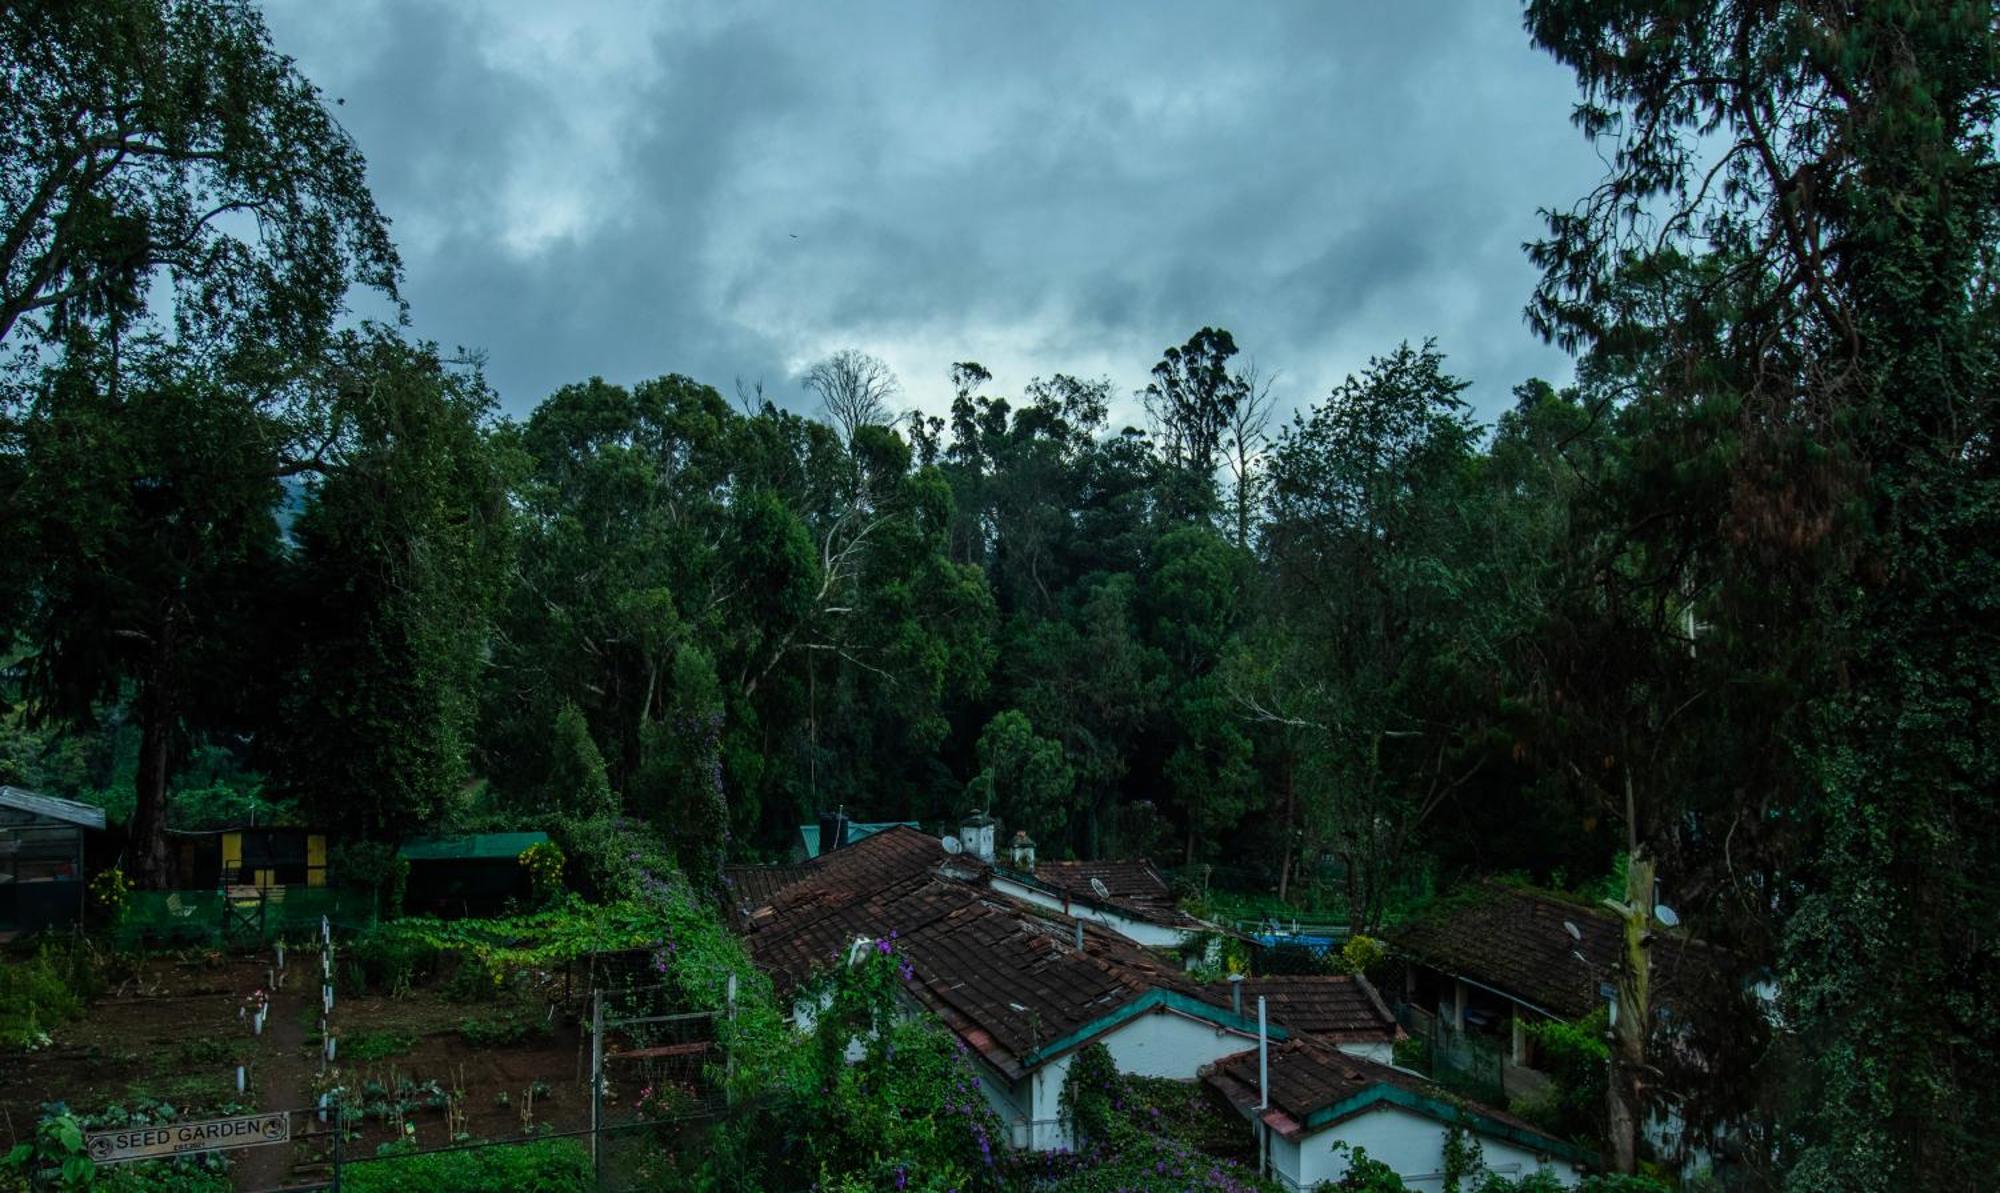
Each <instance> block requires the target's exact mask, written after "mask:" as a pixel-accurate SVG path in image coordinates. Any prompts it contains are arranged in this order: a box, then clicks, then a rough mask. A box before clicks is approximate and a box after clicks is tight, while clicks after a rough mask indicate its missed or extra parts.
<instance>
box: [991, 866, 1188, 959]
mask: <svg viewBox="0 0 2000 1193" xmlns="http://www.w3.org/2000/svg"><path fill="white" fill-rule="evenodd" d="M987 885H988V886H989V887H990V888H991V889H993V890H994V891H996V892H998V893H1000V894H1002V895H1006V896H1007V897H1008V898H1010V899H1019V900H1020V901H1021V902H1023V903H1032V904H1034V905H1035V906H1037V907H1046V908H1048V909H1050V910H1051V911H1060V912H1064V913H1065V914H1067V915H1070V916H1073V917H1075V918H1077V919H1079V920H1089V921H1090V922H1091V923H1093V924H1103V925H1104V926H1105V927H1107V928H1109V929H1111V930H1112V931H1113V932H1116V933H1117V934H1118V935H1120V936H1123V937H1124V938H1125V939H1127V940H1129V941H1132V942H1133V943H1135V944H1139V945H1143V946H1145V947H1146V948H1149V949H1172V948H1178V947H1180V945H1181V944H1182V943H1184V942H1185V941H1187V940H1188V939H1189V938H1190V937H1192V936H1194V935H1195V934H1194V933H1192V932H1187V931H1184V930H1182V929H1179V928H1169V927H1167V926H1166V925H1165V924H1155V923H1152V922H1150V921H1147V920H1141V919H1134V918H1132V917H1130V916H1122V915H1119V914H1117V913H1116V912H1112V911H1106V910H1104V909H1102V908H1097V907H1090V906H1086V905H1085V904H1082V903H1070V904H1069V905H1068V906H1064V904H1063V900H1062V899H1061V898H1060V897H1058V896H1055V895H1051V894H1049V893H1048V892H1047V891H1043V890H1038V889H1036V888H1035V887H1031V886H1028V885H1026V884H1024V883H1019V882H1015V881H1014V880H1013V879H1011V878H1004V877H1002V876H1000V875H998V874H995V875H992V876H991V877H990V878H989V879H988V880H987Z"/></svg>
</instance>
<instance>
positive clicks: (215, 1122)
mask: <svg viewBox="0 0 2000 1193" xmlns="http://www.w3.org/2000/svg"><path fill="white" fill-rule="evenodd" d="M291 1137H292V1116H291V1114H290V1113H289V1112H287V1111H283V1110H280V1111H275V1112H273V1113H270V1114H242V1115H237V1116H236V1117H235V1118H218V1119H211V1120H209V1121H208V1122H203V1123H169V1124H167V1125H166V1126H158V1127H129V1128H126V1129H124V1130H121V1131H99V1132H96V1133H95V1134H93V1135H91V1136H89V1137H88V1138H87V1139H86V1140H85V1143H84V1146H85V1147H86V1148H87V1149H88V1150H89V1152H90V1158H91V1159H92V1160H95V1161H97V1162H98V1163H99V1164H117V1163H120V1162H121V1161H125V1160H153V1159H158V1158H159V1157H161V1156H184V1155H188V1154H189V1153H192V1152H215V1151H222V1150H224V1149H227V1148H236V1147H256V1146H259V1145H262V1144H266V1143H284V1142H286V1141H287V1140H289V1139H291Z"/></svg>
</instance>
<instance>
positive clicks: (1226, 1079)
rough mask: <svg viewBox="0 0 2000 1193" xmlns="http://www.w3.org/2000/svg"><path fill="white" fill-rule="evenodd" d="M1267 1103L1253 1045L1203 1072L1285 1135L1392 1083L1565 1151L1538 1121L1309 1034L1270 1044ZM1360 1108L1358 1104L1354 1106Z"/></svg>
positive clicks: (1420, 1099) (1442, 1107)
mask: <svg viewBox="0 0 2000 1193" xmlns="http://www.w3.org/2000/svg"><path fill="white" fill-rule="evenodd" d="M1269 1073H1270V1105H1269V1107H1268V1109H1266V1110H1265V1111H1264V1112H1263V1114H1262V1115H1261V1116H1259V1115H1258V1114H1257V1110H1256V1107H1257V1101H1258V1093H1257V1050H1256V1049H1255V1048H1252V1049H1249V1050H1247V1051H1244V1052H1239V1053H1236V1054H1235V1055H1233V1056H1226V1057H1224V1058H1223V1059H1221V1060H1219V1061H1217V1062H1216V1063H1215V1064H1214V1065H1213V1066H1211V1067H1210V1068H1209V1069H1208V1071H1206V1072H1205V1073H1203V1074H1202V1080H1204V1081H1206V1082H1207V1083H1208V1085H1209V1086H1210V1087H1211V1088H1212V1089H1215V1090H1216V1091H1218V1092H1219V1093H1221V1094H1222V1096H1223V1097H1224V1098H1227V1099H1228V1100H1229V1103H1230V1104H1231V1105H1233V1106H1235V1107H1236V1108H1237V1110H1238V1111H1240V1112H1241V1113H1243V1114H1245V1115H1248V1116H1251V1117H1261V1118H1262V1119H1263V1120H1264V1122H1266V1123H1267V1124H1269V1125H1270V1126H1271V1128H1272V1129H1273V1130H1275V1131H1277V1132H1278V1133H1279V1134H1281V1135H1283V1136H1284V1137H1285V1138H1287V1139H1297V1138H1299V1137H1300V1136H1302V1135H1304V1134H1306V1123H1307V1120H1308V1119H1310V1118H1311V1117H1312V1116H1313V1115H1315V1114H1318V1113H1321V1112H1323V1111H1327V1110H1331V1109H1333V1108H1335V1107H1338V1106H1339V1105H1340V1104H1341V1103H1343V1102H1346V1101H1348V1100H1349V1099H1350V1098H1354V1097H1356V1096H1358V1095H1360V1094H1363V1093H1366V1092H1367V1091H1368V1090H1370V1089H1371V1088H1373V1087H1376V1086H1391V1087H1394V1088H1396V1089H1399V1090H1402V1091H1404V1092H1405V1093H1408V1094H1413V1095H1416V1097H1415V1098H1414V1099H1410V1100H1406V1101H1405V1104H1406V1105H1407V1104H1409V1102H1410V1101H1415V1102H1417V1103H1419V1104H1422V1105H1427V1106H1430V1107H1432V1108H1433V1109H1434V1111H1435V1112H1437V1113H1439V1114H1441V1115H1451V1114H1455V1113H1456V1112H1457V1110H1458V1108H1460V1107H1463V1108H1464V1109H1465V1110H1466V1111H1469V1112H1471V1113H1474V1114H1476V1115H1478V1116H1479V1117H1481V1118H1484V1119H1486V1120H1488V1122H1489V1123H1490V1124H1492V1125H1495V1126H1498V1127H1501V1128H1504V1129H1508V1130H1511V1131H1513V1132H1517V1133H1520V1134H1521V1135H1524V1136H1527V1137H1528V1138H1530V1139H1532V1140H1534V1141H1536V1142H1538V1143H1541V1144H1544V1145H1546V1146H1547V1148H1548V1149H1549V1150H1550V1151H1568V1150H1569V1149H1568V1148H1567V1147H1566V1146H1565V1145H1564V1144H1562V1143H1561V1142H1560V1141H1558V1140H1555V1139H1551V1138H1548V1137H1547V1136H1545V1135H1543V1133H1542V1132H1541V1131H1540V1130H1539V1129H1538V1128H1536V1127H1534V1126H1532V1125H1530V1124H1529V1123H1527V1122H1525V1121H1523V1120H1521V1119H1519V1118H1516V1117H1514V1116H1513V1115H1511V1114H1508V1113H1507V1112H1506V1111H1504V1110H1496V1109H1494V1108H1492V1107H1490V1106H1484V1105H1480V1104H1478V1103H1468V1102H1464V1101H1463V1100H1462V1099H1457V1098H1454V1097H1453V1096H1452V1095H1450V1094H1448V1093H1446V1092H1445V1091H1443V1090H1442V1089H1439V1088H1438V1087H1437V1086H1434V1085H1432V1084H1431V1083H1430V1082H1428V1081H1425V1080H1424V1079H1423V1078H1421V1077H1418V1076H1416V1075H1415V1074H1412V1073H1407V1072H1404V1071H1403V1070H1401V1069H1394V1068H1391V1067H1389V1066H1388V1065H1383V1064H1377V1063H1375V1062H1374V1061H1371V1060H1364V1059H1362V1058H1361V1057H1358V1056H1350V1055H1348V1054H1347V1053H1345V1052H1341V1051H1339V1050H1338V1049H1336V1048H1334V1047H1332V1046H1331V1045H1329V1044H1325V1043H1322V1042H1320V1041H1317V1040H1312V1039H1296V1040H1288V1041H1286V1042H1285V1043H1282V1044H1273V1045H1271V1046H1270V1063H1269ZM1357 1109H1359V1107H1357ZM1339 1121H1341V1119H1340V1118H1339V1117H1334V1118H1329V1119H1327V1120H1326V1121H1324V1122H1322V1123H1319V1124H1315V1125H1314V1127H1313V1129H1314V1130H1318V1129H1321V1128H1322V1127H1325V1126H1330V1125H1332V1124H1333V1123H1335V1122H1339Z"/></svg>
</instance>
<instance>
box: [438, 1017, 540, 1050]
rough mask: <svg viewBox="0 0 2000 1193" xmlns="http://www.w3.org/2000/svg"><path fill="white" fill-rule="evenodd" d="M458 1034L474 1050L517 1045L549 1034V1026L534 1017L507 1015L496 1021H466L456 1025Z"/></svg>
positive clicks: (477, 1019) (476, 1019)
mask: <svg viewBox="0 0 2000 1193" xmlns="http://www.w3.org/2000/svg"><path fill="white" fill-rule="evenodd" d="M458 1034H459V1035H460V1036H463V1037H464V1038H465V1042H466V1043H468V1044H470V1045H472V1046H473V1047H474V1048H494V1047H498V1046H500V1045H503V1044H518V1043H520V1042H521V1041H523V1040H527V1039H538V1038H540V1037H542V1036H546V1035H548V1034H549V1025H548V1024H547V1023H546V1022H544V1021H543V1020H542V1019H541V1018H540V1017H539V1016H535V1015H509V1016H506V1017H504V1018H496V1019H479V1018H473V1019H467V1020H464V1021H462V1022H461V1023H460V1024H459V1025H458Z"/></svg>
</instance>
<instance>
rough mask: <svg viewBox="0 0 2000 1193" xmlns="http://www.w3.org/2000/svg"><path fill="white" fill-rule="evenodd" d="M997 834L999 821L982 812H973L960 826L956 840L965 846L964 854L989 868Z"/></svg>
mask: <svg viewBox="0 0 2000 1193" xmlns="http://www.w3.org/2000/svg"><path fill="white" fill-rule="evenodd" d="M999 833H1000V822H999V821H997V820H995V819H993V818H992V817H991V816H988V815H987V814H986V813H984V812H974V813H973V814H972V815H970V816H967V817H966V818H965V821H964V823H963V824H961V825H960V827H959V830H958V839H959V841H960V842H961V843H962V844H963V845H964V846H965V852H967V853H969V854H971V855H972V856H973V857H976V858H978V859H979V860H980V861H982V862H985V863H986V864H987V865H989V866H990V865H992V864H993V851H994V848H995V845H996V844H997V842H996V838H997V837H998V836H999Z"/></svg>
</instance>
